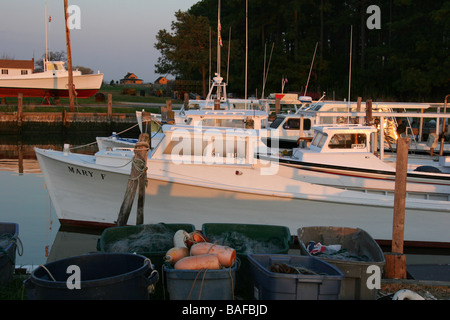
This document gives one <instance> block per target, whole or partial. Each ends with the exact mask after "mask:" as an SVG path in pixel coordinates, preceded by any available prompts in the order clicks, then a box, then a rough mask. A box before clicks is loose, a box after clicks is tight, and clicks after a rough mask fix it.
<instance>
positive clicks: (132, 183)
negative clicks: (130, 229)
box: [117, 133, 150, 226]
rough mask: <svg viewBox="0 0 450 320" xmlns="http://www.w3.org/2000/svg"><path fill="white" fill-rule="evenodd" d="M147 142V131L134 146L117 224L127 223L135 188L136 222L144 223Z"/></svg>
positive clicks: (148, 137) (148, 140)
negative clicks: (136, 202) (136, 200)
mask: <svg viewBox="0 0 450 320" xmlns="http://www.w3.org/2000/svg"><path fill="white" fill-rule="evenodd" d="M149 142H150V136H149V134H148V133H141V134H140V135H139V141H138V142H137V143H136V146H135V148H134V157H133V162H132V167H131V173H130V178H129V179H128V184H127V189H126V191H125V196H124V199H123V202H122V206H121V207H120V211H119V215H118V217H117V226H124V225H126V224H127V222H128V217H129V216H130V212H131V207H132V206H133V201H134V197H135V195H136V190H138V193H139V195H138V208H137V215H136V224H137V225H139V224H143V223H144V199H145V187H146V183H147V154H148V150H149ZM138 188H139V189H138Z"/></svg>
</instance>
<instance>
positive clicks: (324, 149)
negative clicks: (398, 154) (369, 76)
mask: <svg viewBox="0 0 450 320" xmlns="http://www.w3.org/2000/svg"><path fill="white" fill-rule="evenodd" d="M312 129H313V131H314V132H315V134H314V137H313V139H312V142H311V144H310V145H309V146H303V147H297V148H294V149H292V152H291V153H289V154H285V155H283V154H275V153H272V154H271V155H264V154H261V155H260V158H261V159H265V160H270V161H277V162H279V163H280V164H282V165H285V166H289V167H292V168H297V169H298V171H297V175H298V179H300V180H302V181H306V182H310V183H314V184H320V185H327V186H334V187H340V188H346V189H349V190H361V191H364V192H374V193H391V194H393V193H394V190H395V175H396V171H395V166H396V162H395V161H392V159H390V158H389V160H387V161H384V160H382V159H380V158H379V157H377V156H376V155H375V151H376V150H374V148H376V146H377V144H376V134H377V129H376V128H375V127H372V126H363V125H348V124H346V125H323V126H314V127H313V128H312ZM441 163H442V164H440V163H439V162H436V161H434V160H433V159H432V158H430V157H422V158H420V157H412V156H411V157H409V159H408V174H407V175H408V177H407V186H406V190H407V197H408V198H412V197H415V198H418V199H442V200H444V201H449V200H450V164H447V163H446V162H445V161H441Z"/></svg>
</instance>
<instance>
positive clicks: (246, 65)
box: [245, 0, 248, 109]
mask: <svg viewBox="0 0 450 320" xmlns="http://www.w3.org/2000/svg"><path fill="white" fill-rule="evenodd" d="M247 69H248V0H246V1H245V109H247V77H248V72H247Z"/></svg>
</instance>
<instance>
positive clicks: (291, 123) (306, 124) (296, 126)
mask: <svg viewBox="0 0 450 320" xmlns="http://www.w3.org/2000/svg"><path fill="white" fill-rule="evenodd" d="M283 128H284V129H286V130H300V118H290V119H288V120H286V122H285V123H284V125H283ZM309 129H311V120H310V119H303V130H309Z"/></svg>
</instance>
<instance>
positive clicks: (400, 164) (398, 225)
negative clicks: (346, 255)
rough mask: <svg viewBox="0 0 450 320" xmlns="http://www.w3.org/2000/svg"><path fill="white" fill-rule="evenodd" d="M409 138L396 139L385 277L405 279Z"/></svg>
mask: <svg viewBox="0 0 450 320" xmlns="http://www.w3.org/2000/svg"><path fill="white" fill-rule="evenodd" d="M408 146H409V138H403V137H399V138H398V139H397V162H396V175H395V191H394V219H393V228H392V252H391V253H387V254H385V259H386V264H385V277H389V278H393V279H405V278H406V257H405V256H404V254H403V244H404V230H405V202H406V177H407V167H408Z"/></svg>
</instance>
